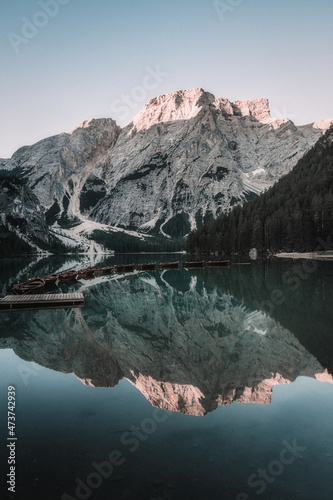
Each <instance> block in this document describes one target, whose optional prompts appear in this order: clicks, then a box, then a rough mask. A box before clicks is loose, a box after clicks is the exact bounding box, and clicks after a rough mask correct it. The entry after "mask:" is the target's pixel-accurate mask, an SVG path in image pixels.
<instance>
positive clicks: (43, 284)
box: [12, 260, 230, 295]
mask: <svg viewBox="0 0 333 500" xmlns="http://www.w3.org/2000/svg"><path fill="white" fill-rule="evenodd" d="M229 264H230V262H229V261H228V260H224V261H208V262H205V261H193V262H183V264H182V265H183V267H184V268H198V267H224V266H228V265H229ZM156 267H157V268H158V269H179V262H178V261H177V262H160V263H158V264H156V263H155V262H150V263H145V264H137V265H136V266H134V264H120V265H116V266H104V267H87V268H85V269H80V270H78V271H74V270H73V271H65V272H63V273H59V274H50V275H48V276H42V277H38V278H31V279H29V280H27V281H25V282H24V283H17V284H15V285H13V287H12V288H13V292H14V293H15V294H17V295H26V294H31V293H47V292H50V291H54V290H56V289H57V287H58V286H59V285H63V284H67V285H74V284H75V283H77V282H78V281H80V280H85V279H86V280H89V279H93V278H96V277H97V276H106V275H108V274H112V273H126V272H133V271H135V270H137V271H155V270H156Z"/></svg>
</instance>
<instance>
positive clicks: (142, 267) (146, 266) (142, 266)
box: [136, 262, 156, 271]
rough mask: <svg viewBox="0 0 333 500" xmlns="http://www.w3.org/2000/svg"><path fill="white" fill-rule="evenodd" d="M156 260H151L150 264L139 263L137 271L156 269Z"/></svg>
mask: <svg viewBox="0 0 333 500" xmlns="http://www.w3.org/2000/svg"><path fill="white" fill-rule="evenodd" d="M155 266H156V264H155V262H151V263H149V264H137V266H136V269H137V271H155Z"/></svg>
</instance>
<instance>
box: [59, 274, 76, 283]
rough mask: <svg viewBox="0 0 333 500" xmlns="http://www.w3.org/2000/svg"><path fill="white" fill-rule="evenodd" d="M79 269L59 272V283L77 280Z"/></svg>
mask: <svg viewBox="0 0 333 500" xmlns="http://www.w3.org/2000/svg"><path fill="white" fill-rule="evenodd" d="M77 275H78V272H77V271H66V272H64V273H60V274H59V283H60V284H62V283H66V284H69V285H70V284H74V283H76V281H77Z"/></svg>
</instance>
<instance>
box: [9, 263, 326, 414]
mask: <svg viewBox="0 0 333 500" xmlns="http://www.w3.org/2000/svg"><path fill="white" fill-rule="evenodd" d="M219 271H220V273H219ZM202 273H204V270H201V271H200V270H199V271H198V272H197V271H194V273H193V274H192V273H190V272H188V271H183V272H181V271H166V272H155V273H145V272H141V273H138V274H136V275H132V276H126V277H121V276H120V277H119V276H117V277H116V278H112V277H101V278H97V279H94V280H92V281H89V282H84V284H83V285H82V287H81V288H80V291H82V292H83V293H84V294H85V297H86V303H85V307H84V308H83V309H72V310H61V309H60V310H49V311H47V310H43V311H30V312H22V313H20V314H16V315H15V316H11V315H12V313H9V314H4V313H3V314H2V315H1V316H0V327H1V332H2V336H1V338H0V348H11V349H13V350H14V351H15V353H16V354H17V355H18V356H19V357H20V358H22V359H25V360H27V361H34V362H35V363H38V364H39V365H41V366H43V367H47V368H50V369H53V370H57V371H61V372H64V373H74V374H75V375H76V376H77V377H78V378H79V379H80V380H81V381H82V382H83V383H85V384H87V385H90V386H95V387H113V386H114V385H116V384H117V383H118V381H119V380H120V379H122V378H126V379H127V380H128V381H130V382H131V383H132V384H133V385H134V386H135V387H136V388H137V389H138V390H139V391H140V392H142V394H143V395H144V396H145V397H146V398H147V399H148V400H149V401H150V402H151V403H152V405H153V406H156V407H159V408H163V409H168V410H171V411H176V412H180V413H184V414H191V415H198V416H199V415H204V414H205V413H207V412H210V411H213V410H214V409H215V408H216V407H217V406H218V405H229V404H231V403H232V402H233V401H238V402H240V403H257V404H269V403H270V402H271V397H272V391H273V387H274V386H275V385H278V384H285V383H290V382H292V381H294V380H295V379H296V378H297V377H298V376H301V375H302V376H309V377H313V378H316V379H317V380H320V381H323V382H331V383H333V378H332V376H331V375H330V373H329V372H328V370H327V367H326V366H323V364H322V363H321V362H320V361H319V360H318V358H317V357H316V354H317V352H319V353H320V349H319V350H318V344H320V345H321V346H322V348H323V350H326V352H327V351H328V358H329V360H330V366H331V365H332V362H331V360H332V358H331V357H330V356H329V354H331V352H332V349H331V348H330V347H328V344H327V339H329V338H330V333H331V330H330V325H331V322H330V320H331V316H332V314H331V313H330V310H329V309H327V313H326V314H325V318H326V320H327V321H328V327H327V332H326V331H325V332H326V333H325V336H324V337H323V338H320V339H319V340H320V341H319V342H318V339H317V341H316V342H313V344H314V345H312V347H314V349H315V350H314V351H311V350H309V349H307V348H306V347H304V345H302V341H303V337H302V335H303V333H304V324H303V323H302V324H301V326H300V340H298V339H297V338H296V337H295V336H294V335H293V333H292V332H291V331H290V330H289V329H288V328H287V327H284V326H281V324H280V323H279V322H278V321H276V320H274V319H273V318H272V317H271V316H269V315H268V314H266V313H265V312H263V311H261V310H259V309H254V308H253V305H252V304H251V303H250V302H249V303H247V302H248V300H247V298H248V297H249V298H250V297H251V294H253V296H254V301H256V299H257V298H258V290H260V289H263V285H264V281H263V280H264V276H262V278H263V279H261V278H260V276H258V278H259V280H258V281H257V282H256V280H254V290H249V287H248V286H247V287H245V292H246V295H245V296H243V297H242V298H237V297H236V295H234V294H233V293H232V291H234V292H236V291H237V290H239V286H240V284H242V283H243V282H244V273H245V274H248V273H253V269H251V268H250V267H247V266H240V268H238V269H237V268H236V269H234V270H233V274H231V273H227V275H226V273H225V272H223V270H221V269H220V270H217V272H215V271H214V273H209V272H208V273H206V274H202ZM254 274H255V273H254ZM277 275H278V276H280V273H277ZM222 276H224V278H223V279H222ZM207 277H209V279H210V280H213V283H212V284H210V283H209V282H208V281H206V279H207ZM245 283H247V284H248V281H246V282H245ZM241 295H242V294H241ZM264 297H265V295H264ZM250 300H251V299H250ZM290 303H291V302H290ZM327 303H329V299H328V300H327ZM286 305H287V306H288V302H287V301H286ZM282 309H285V306H283V307H281V310H282ZM129 311H130V312H131V314H129ZM315 313H316V314H317V315H318V317H320V315H322V303H319V304H318V307H317V310H315ZM285 317H286V321H287V322H289V323H290V322H291V321H293V314H292V313H290V311H288V314H285ZM297 317H298V318H299V315H297ZM312 324H313V323H312ZM50 325H52V328H50ZM322 333H323V332H322ZM311 334H312V338H313V331H312V332H311ZM309 337H310V335H309ZM329 345H330V344H329ZM23 376H24V374H23ZM26 376H29V374H28V375H26Z"/></svg>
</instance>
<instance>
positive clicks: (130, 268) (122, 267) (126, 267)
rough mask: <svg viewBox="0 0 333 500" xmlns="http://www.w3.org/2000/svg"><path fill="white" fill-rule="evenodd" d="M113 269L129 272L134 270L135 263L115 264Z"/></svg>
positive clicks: (119, 271) (118, 271)
mask: <svg viewBox="0 0 333 500" xmlns="http://www.w3.org/2000/svg"><path fill="white" fill-rule="evenodd" d="M113 270H114V271H115V272H117V273H128V272H132V271H134V264H120V265H117V266H113Z"/></svg>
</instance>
